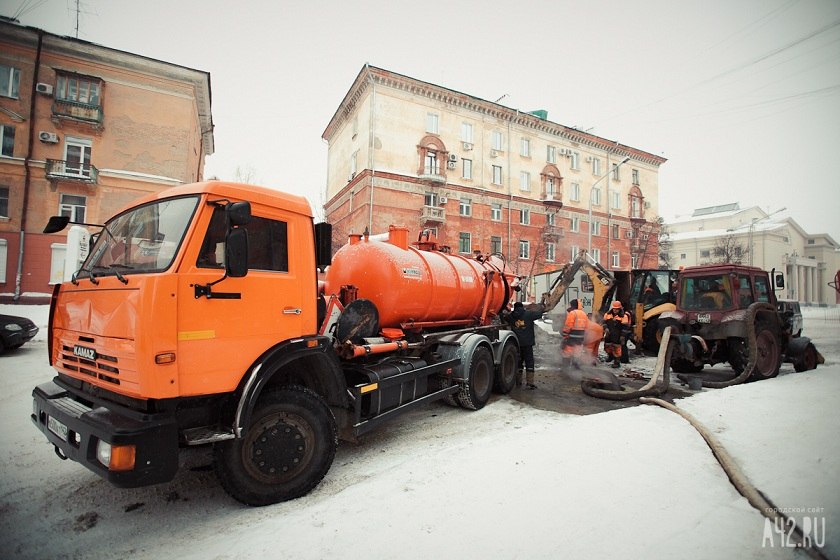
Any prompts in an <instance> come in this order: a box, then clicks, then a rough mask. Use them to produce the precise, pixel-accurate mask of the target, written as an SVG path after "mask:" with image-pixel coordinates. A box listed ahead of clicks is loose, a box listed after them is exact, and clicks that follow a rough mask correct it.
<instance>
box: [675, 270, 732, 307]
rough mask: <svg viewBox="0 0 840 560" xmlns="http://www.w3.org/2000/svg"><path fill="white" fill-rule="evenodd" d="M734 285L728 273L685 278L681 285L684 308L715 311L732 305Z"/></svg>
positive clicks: (681, 300) (681, 302) (681, 304)
mask: <svg viewBox="0 0 840 560" xmlns="http://www.w3.org/2000/svg"><path fill="white" fill-rule="evenodd" d="M731 294H732V285H731V282H730V281H729V275H728V274H715V275H712V276H696V277H688V278H684V279H683V281H682V285H681V287H680V306H681V307H682V308H683V309H691V310H700V311H713V310H715V309H725V308H728V307H730V306H731V305H732V296H731Z"/></svg>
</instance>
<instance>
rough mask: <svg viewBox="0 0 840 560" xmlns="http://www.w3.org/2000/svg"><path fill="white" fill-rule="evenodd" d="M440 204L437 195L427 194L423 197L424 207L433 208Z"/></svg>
mask: <svg viewBox="0 0 840 560" xmlns="http://www.w3.org/2000/svg"><path fill="white" fill-rule="evenodd" d="M437 202H438V196H437V193H433V192H427V193H426V194H425V196H424V197H423V205H424V206H433V207H436V206H437Z"/></svg>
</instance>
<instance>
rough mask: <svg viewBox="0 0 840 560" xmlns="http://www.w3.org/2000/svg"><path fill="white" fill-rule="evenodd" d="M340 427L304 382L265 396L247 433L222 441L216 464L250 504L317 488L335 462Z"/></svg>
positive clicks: (229, 488)
mask: <svg viewBox="0 0 840 560" xmlns="http://www.w3.org/2000/svg"><path fill="white" fill-rule="evenodd" d="M337 447H338V432H337V430H336V425H335V418H334V417H333V414H332V411H331V410H330V408H329V407H328V406H327V404H326V403H325V402H324V400H323V399H321V397H319V396H318V395H317V394H315V393H314V392H313V391H310V390H309V389H306V388H304V387H297V386H292V387H284V388H282V389H276V390H272V391H270V392H267V393H265V394H264V395H263V396H262V397H260V401H259V403H258V404H257V406H256V407H255V408H254V412H253V415H252V417H251V422H250V424H249V425H248V427H247V429H246V431H245V435H244V437H242V438H241V439H233V440H229V441H226V442H223V443H217V444H216V447H215V450H214V453H215V461H214V465H215V469H216V474H217V476H218V477H219V480H220V481H221V483H222V486H223V487H224V489H225V491H226V492H227V493H228V494H230V495H231V496H232V497H233V498H235V499H236V500H238V501H240V502H242V503H243V504H247V505H251V506H264V505H268V504H274V503H277V502H282V501H285V500H291V499H293V498H298V497H300V496H303V495H304V494H307V493H308V492H309V491H310V490H312V489H313V488H314V487H315V486H317V485H318V483H319V482H320V481H321V479H323V478H324V475H326V474H327V471H328V470H329V468H330V465H332V461H333V458H334V457H335V451H336V448H337Z"/></svg>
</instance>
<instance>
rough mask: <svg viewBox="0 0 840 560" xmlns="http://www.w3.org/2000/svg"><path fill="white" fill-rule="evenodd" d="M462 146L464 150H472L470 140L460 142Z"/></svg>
mask: <svg viewBox="0 0 840 560" xmlns="http://www.w3.org/2000/svg"><path fill="white" fill-rule="evenodd" d="M462 147H463V148H464V150H466V151H470V150H472V149H473V145H472V142H464V143H463V144H462Z"/></svg>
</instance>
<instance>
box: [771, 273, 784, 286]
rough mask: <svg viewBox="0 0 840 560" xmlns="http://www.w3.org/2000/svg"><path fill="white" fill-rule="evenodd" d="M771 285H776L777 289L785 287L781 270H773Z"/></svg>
mask: <svg viewBox="0 0 840 560" xmlns="http://www.w3.org/2000/svg"><path fill="white" fill-rule="evenodd" d="M773 285H774V286H776V289H777V290H782V289H784V287H785V275H784V274H782V273H781V272H775V273H774V274H773Z"/></svg>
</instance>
